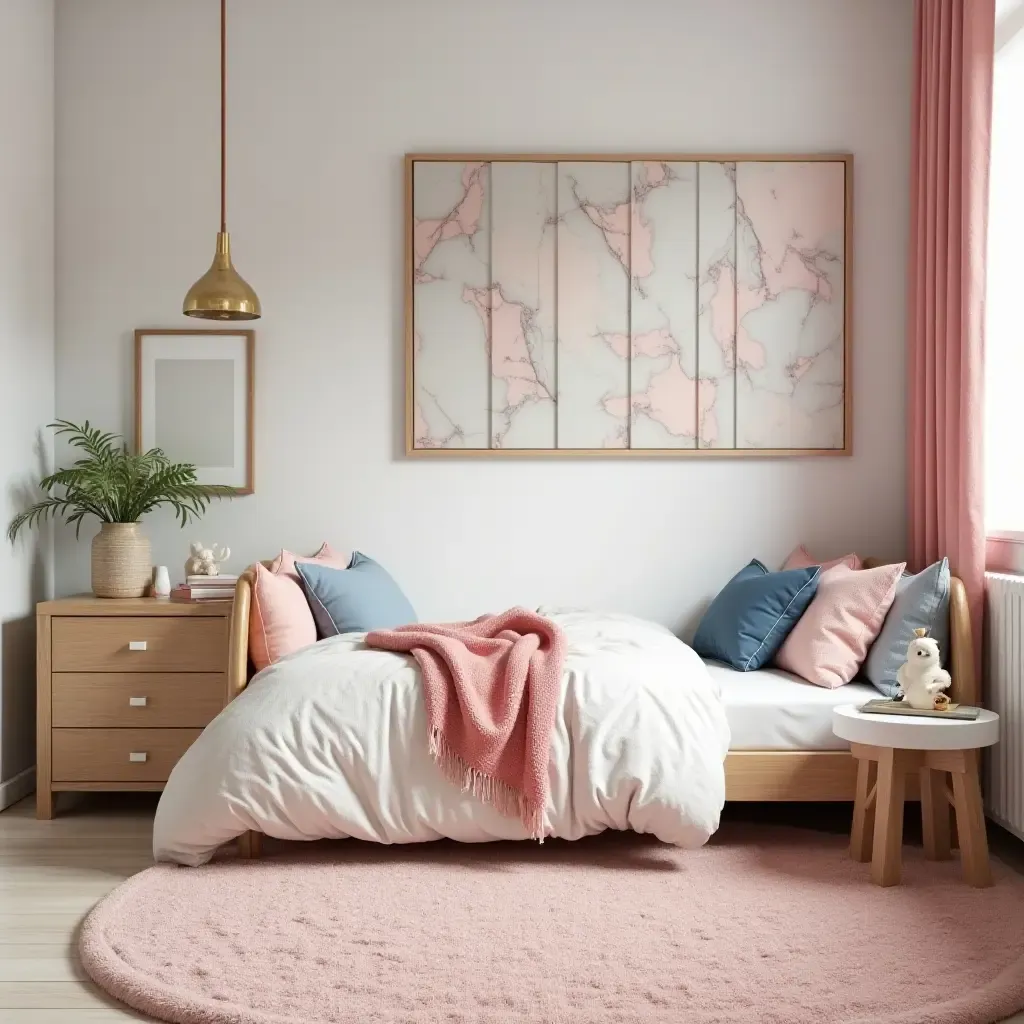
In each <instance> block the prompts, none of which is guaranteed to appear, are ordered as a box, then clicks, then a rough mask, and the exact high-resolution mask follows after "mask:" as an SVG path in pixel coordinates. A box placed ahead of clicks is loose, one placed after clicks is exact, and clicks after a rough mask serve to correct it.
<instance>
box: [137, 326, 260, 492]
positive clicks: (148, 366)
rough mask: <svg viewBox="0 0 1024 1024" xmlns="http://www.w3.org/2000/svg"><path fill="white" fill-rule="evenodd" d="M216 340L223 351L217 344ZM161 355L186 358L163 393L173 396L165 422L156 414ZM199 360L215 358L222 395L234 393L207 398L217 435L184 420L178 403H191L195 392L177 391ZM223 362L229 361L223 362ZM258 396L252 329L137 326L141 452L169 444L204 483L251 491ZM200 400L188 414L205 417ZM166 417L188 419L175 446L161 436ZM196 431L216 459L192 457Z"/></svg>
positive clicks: (170, 359) (176, 458) (171, 451)
mask: <svg viewBox="0 0 1024 1024" xmlns="http://www.w3.org/2000/svg"><path fill="white" fill-rule="evenodd" d="M174 339H179V341H180V342H181V344H180V345H175V344H174ZM218 345H219V346H220V349H219V351H217V350H216V347H217V346H218ZM157 361H160V362H172V363H173V362H176V361H181V362H182V363H183V366H182V367H181V368H175V370H174V373H173V376H172V379H171V382H170V383H167V384H165V385H164V386H163V393H164V395H166V396H168V397H169V398H170V399H171V400H170V401H166V402H165V403H164V405H165V406H167V407H168V409H169V410H170V411H169V412H168V413H167V415H165V416H163V417H162V420H163V424H164V425H163V426H162V427H161V420H160V419H158V417H159V416H160V408H159V402H158V399H157V394H158V391H159V390H160V386H159V384H158V381H157V367H156V363H157ZM202 361H211V362H212V363H216V364H218V365H217V367H216V369H217V373H218V377H223V386H222V388H221V393H222V394H224V393H225V392H229V393H230V398H227V397H225V400H224V403H223V405H222V404H221V403H220V402H219V401H218V400H217V398H216V397H214V399H213V401H212V402H211V403H210V406H211V414H212V415H211V422H212V423H214V424H216V425H220V426H221V427H222V430H221V435H222V436H221V437H220V438H219V439H218V438H208V437H207V435H206V434H205V433H203V432H202V431H199V432H197V431H196V430H195V426H194V425H190V424H188V423H185V420H184V418H183V413H182V410H181V409H179V408H178V406H185V405H194V400H193V397H192V396H188V395H186V394H178V390H180V389H183V388H184V387H186V386H187V382H186V381H182V380H181V379H180V378H181V377H182V376H183V373H184V371H187V370H194V369H195V368H196V364H197V363H201V362H202ZM226 363H230V364H231V365H230V366H225V365H224V364H226ZM186 364H187V365H186ZM240 364H241V365H240ZM211 368H212V367H211ZM165 376H166V373H165ZM193 379H194V376H193ZM207 383H208V381H207ZM197 384H198V382H197ZM200 386H201V385H200ZM210 386H213V385H210ZM255 396H256V332H255V331H253V330H231V329H211V330H202V329H184V330H178V329H175V328H144V329H139V330H137V331H135V449H136V451H144V450H145V449H147V448H154V447H159V448H164V449H165V450H166V451H167V454H168V456H169V457H170V458H171V459H173V460H174V461H179V462H192V463H194V464H195V465H196V471H197V473H196V475H197V477H198V480H199V482H200V483H203V484H211V485H214V484H219V485H224V486H228V487H231V488H232V489H233V491H234V493H235V494H238V495H245V494H252V493H253V492H254V487H255V471H254V463H255V457H256V445H255V430H254V426H255ZM198 401H199V409H198V410H197V409H195V408H191V409H189V410H187V411H186V412H185V413H184V416H187V415H190V414H192V413H194V414H195V415H196V416H202V415H203V413H202V407H201V406H202V403H201V400H198ZM176 417H177V418H176ZM168 423H170V424H174V423H182V424H184V429H182V430H180V431H177V432H176V434H175V437H174V438H173V442H172V443H171V444H170V445H168V444H167V443H166V442H167V438H166V437H163V438H162V437H161V429H162V430H163V432H164V433H165V434H166V433H167V429H168V428H167V424H168ZM228 424H229V426H230V429H228ZM182 435H184V436H182ZM189 435H191V436H189ZM199 435H202V442H203V443H202V444H200V445H199V450H200V452H201V451H203V450H206V451H208V452H209V454H210V456H211V460H203V459H202V457H201V455H200V460H199V461H197V458H196V457H194V456H190V448H194V446H195V445H196V444H197V441H198V440H199V439H200V438H199ZM161 442H163V443H161ZM224 455H229V458H228V459H226V460H225V459H224V458H223V456H224ZM218 456H220V457H218Z"/></svg>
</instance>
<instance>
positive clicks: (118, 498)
mask: <svg viewBox="0 0 1024 1024" xmlns="http://www.w3.org/2000/svg"><path fill="white" fill-rule="evenodd" d="M50 428H51V429H52V430H53V431H54V434H55V435H56V436H58V437H65V438H67V440H68V442H69V443H70V444H71V445H72V446H73V447H74V448H77V449H79V450H80V451H81V452H82V453H83V454H82V457H81V458H80V459H78V460H77V461H76V462H74V463H73V464H72V465H71V466H69V467H68V468H67V469H59V470H57V472H56V473H52V474H51V475H50V476H47V477H44V478H43V479H42V480H40V481H39V488H40V490H42V491H43V492H44V494H45V495H46V497H45V498H43V499H42V500H41V501H37V502H36V503H35V504H34V505H32V506H31V508H27V509H26V510H25V511H24V512H20V513H19V514H18V515H16V516H15V517H14V519H12V520H11V524H10V526H8V528H7V536H8V538H9V539H10V541H11V542H12V543H13V542H14V540H15V538H16V537H17V536H18V533H19V532H20V531H21V529H22V527H32V526H35V525H37V524H39V523H42V522H44V521H45V520H46V519H47V517H49V516H51V515H52V516H53V517H54V518H55V519H56V518H63V519H64V521H65V522H67V523H68V524H69V525H70V524H71V523H74V524H75V536H76V537H77V536H78V534H79V532H80V531H81V528H82V520H83V519H85V518H86V516H95V517H96V518H97V519H98V520H99V521H100V524H101V525H100V532H99V533H98V534H97V535H96V536H95V537H94V538H93V542H92V591H93V593H94V594H95V595H96V596H97V597H142V595H143V594H145V592H146V588H147V586H148V585H149V582H150V574H151V572H152V565H151V562H150V549H149V538H148V537H146V536H145V534H143V533H142V531H141V530H140V529H139V520H140V519H141V518H142V517H143V516H144V515H146V513H147V512H152V511H153V510H154V509H155V508H159V507H160V506H161V505H170V507H171V508H172V509H174V514H175V517H176V518H177V519H178V521H179V522H180V524H181V525H182V526H183V527H184V526H186V525H187V524H188V523H189V522H190V521H192V520H193V519H198V518H199V517H200V516H201V515H202V514H203V513H204V512H205V511H206V509H207V506H208V505H209V503H210V500H211V499H212V498H215V497H225V496H227V495H230V494H233V493H234V492H233V490H232V489H231V488H230V487H219V486H217V487H215V486H206V485H203V484H200V483H198V482H197V481H196V467H195V466H193V465H190V464H189V463H187V462H171V460H170V459H169V458H167V456H166V455H165V454H164V453H163V452H162V451H161V450H160V449H159V448H151V449H150V450H149V451H147V452H139V453H138V454H137V455H132V454H131V453H130V452H129V451H128V445H127V444H125V443H124V439H123V438H122V437H121V436H120V435H119V434H109V433H104V432H103V431H101V430H98V429H97V428H96V427H93V426H91V425H90V423H89V421H88V420H86V421H85V423H83V424H82V425H81V426H79V425H77V424H75V423H71V422H69V421H68V420H57V422H56V423H51V424H50Z"/></svg>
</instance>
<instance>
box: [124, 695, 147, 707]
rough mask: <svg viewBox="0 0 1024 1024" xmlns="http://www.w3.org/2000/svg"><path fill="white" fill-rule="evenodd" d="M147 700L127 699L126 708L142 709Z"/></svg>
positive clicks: (138, 698) (145, 698) (142, 698)
mask: <svg viewBox="0 0 1024 1024" xmlns="http://www.w3.org/2000/svg"><path fill="white" fill-rule="evenodd" d="M148 700H149V698H148V697H129V698H128V706H129V707H133V708H144V707H145V706H146V702H147V701H148Z"/></svg>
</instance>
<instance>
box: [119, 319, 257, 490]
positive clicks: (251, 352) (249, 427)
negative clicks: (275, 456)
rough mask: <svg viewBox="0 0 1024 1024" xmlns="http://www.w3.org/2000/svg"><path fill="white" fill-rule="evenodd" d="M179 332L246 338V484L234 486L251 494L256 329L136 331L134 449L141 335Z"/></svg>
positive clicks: (138, 433)
mask: <svg viewBox="0 0 1024 1024" xmlns="http://www.w3.org/2000/svg"><path fill="white" fill-rule="evenodd" d="M150 334H154V335H162V336H165V337H166V336H168V335H182V336H189V335H191V336H195V335H201V334H206V335H209V334H228V335H232V336H234V337H244V338H245V362H246V367H245V373H246V396H247V398H246V410H245V433H246V438H245V462H246V466H245V485H244V486H242V487H233V488H232V491H233V492H234V493H235V494H236V495H240V496H241V495H245V494H252V493H254V490H255V479H256V470H255V462H256V332H255V331H254V330H252V329H249V330H229V329H226V328H221V329H217V328H212V329H210V330H205V331H204V330H202V329H201V328H185V329H178V328H176V327H148V328H140V329H139V330H137V331H136V332H135V450H136V451H141V449H142V339H143V338H144V337H145V336H146V335H150Z"/></svg>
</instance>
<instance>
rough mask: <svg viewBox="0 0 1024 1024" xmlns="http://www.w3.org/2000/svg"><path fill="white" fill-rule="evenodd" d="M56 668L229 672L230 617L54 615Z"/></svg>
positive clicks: (71, 670)
mask: <svg viewBox="0 0 1024 1024" xmlns="http://www.w3.org/2000/svg"><path fill="white" fill-rule="evenodd" d="M52 631H53V632H52V643H51V648H52V652H53V653H52V658H53V671H54V672H226V671H227V667H228V665H227V662H228V620H227V619H226V618H185V617H171V616H166V617H164V618H160V617H158V616H155V615H146V616H142V615H139V616H131V615H124V616H117V617H111V618H104V617H102V616H98V615H96V616H84V615H83V616H77V617H76V616H67V617H65V616H61V617H60V618H54V619H53V626H52Z"/></svg>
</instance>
